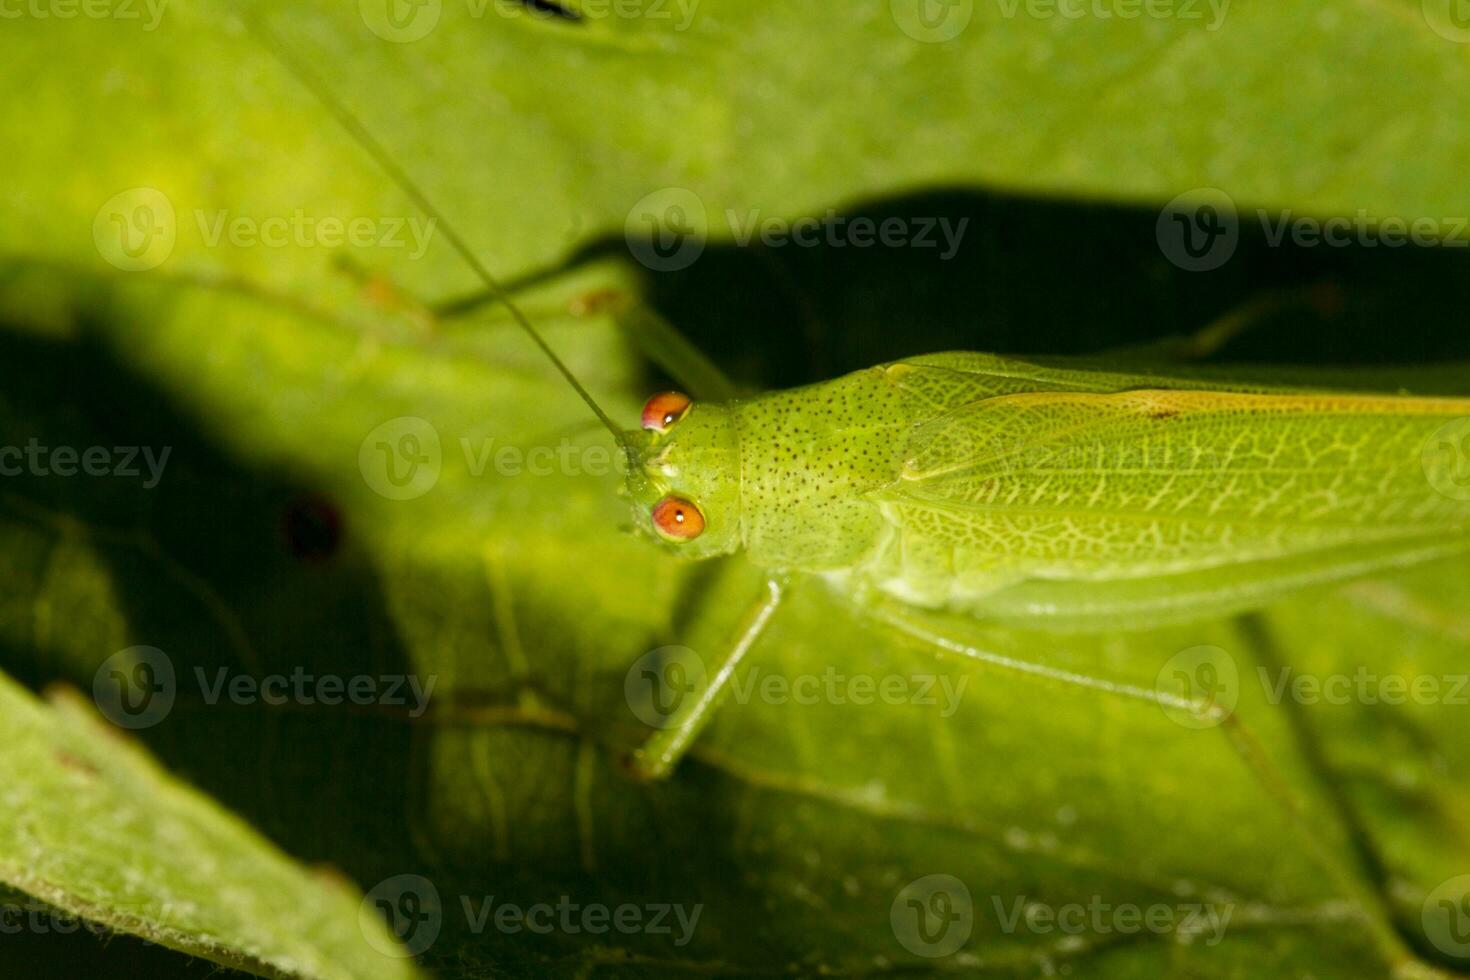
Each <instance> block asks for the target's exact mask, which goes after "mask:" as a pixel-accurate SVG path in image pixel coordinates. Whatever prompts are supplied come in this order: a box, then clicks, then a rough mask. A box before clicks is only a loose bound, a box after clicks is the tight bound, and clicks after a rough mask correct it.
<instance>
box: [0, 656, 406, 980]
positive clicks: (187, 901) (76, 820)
mask: <svg viewBox="0 0 1470 980" xmlns="http://www.w3.org/2000/svg"><path fill="white" fill-rule="evenodd" d="M0 738H3V740H4V743H5V751H4V752H3V753H0V786H4V792H3V796H0V803H3V806H0V882H3V883H4V884H5V885H6V886H8V887H10V888H15V889H19V890H21V891H23V892H25V893H26V894H27V895H30V896H34V897H35V898H38V899H41V900H42V901H44V902H46V903H47V904H48V905H49V906H51V907H52V908H53V909H55V910H56V911H57V912H59V913H62V914H63V915H70V916H77V917H81V918H83V919H87V920H90V921H92V922H95V923H98V924H100V925H101V926H105V927H106V928H107V929H109V930H113V931H116V932H120V933H131V934H133V935H137V936H141V937H143V938H145V939H147V940H149V941H150V942H155V943H158V944H160V945H163V946H168V947H170V948H172V949H176V950H180V951H183V952H185V953H188V954H190V955H193V956H199V957H203V958H205V959H209V960H213V961H214V962H216V963H220V964H222V965H224V966H228V967H233V968H235V969H241V970H249V971H251V972H253V973H257V974H260V975H262V976H272V977H312V978H315V977H321V978H327V977H341V978H347V977H369V976H371V977H412V976H415V975H417V974H416V972H415V971H414V970H413V969H412V967H411V964H410V963H409V962H408V961H405V960H404V959H402V958H401V957H395V955H394V954H395V945H394V940H393V939H392V938H391V937H390V936H389V935H388V934H387V932H386V930H383V929H382V928H381V924H380V923H379V922H378V921H376V920H375V919H371V918H364V919H363V926H362V927H361V928H362V931H359V926H358V920H359V912H358V904H359V902H358V899H357V897H356V896H355V895H354V894H353V892H352V890H351V889H350V888H349V887H346V886H345V885H344V884H343V883H341V882H338V881H334V880H331V879H329V878H327V877H324V876H321V875H314V874H313V873H311V872H310V871H308V870H307V869H305V868H302V867H301V866H300V865H299V864H297V863H295V862H294V861H291V860H290V859H289V858H287V857H286V856H285V855H283V854H281V853H280V852H279V851H278V850H277V849H276V848H275V847H273V846H272V845H271V844H270V843H268V842H267V841H265V840H263V839H262V838H261V837H260V835H259V834H258V833H256V832H255V831H253V830H252V829H250V828H249V827H248V826H247V825H245V824H244V823H243V822H242V821H240V820H239V819H238V818H236V817H234V816H232V815H230V814H228V813H226V812H224V811H223V810H221V809H220V808H219V806H218V805H217V804H215V803H214V802H213V801H212V800H209V799H208V798H206V797H204V796H202V795H200V794H199V793H198V792H197V791H194V790H192V789H189V788H187V787H185V786H182V785H180V784H179V783H178V781H177V780H175V779H173V778H172V777H170V776H169V775H168V774H167V773H165V772H163V771H161V770H160V769H159V768H158V766H157V765H156V764H155V763H154V761H153V760H152V759H150V758H148V757H147V755H146V754H145V753H144V752H143V751H142V750H141V749H140V748H138V747H137V746H135V745H132V744H129V742H127V741H126V740H124V739H123V738H122V737H121V736H119V735H118V733H117V732H116V731H115V730H112V729H111V728H109V727H108V726H107V725H106V724H105V723H103V722H102V721H101V719H100V718H98V717H97V716H96V715H95V713H94V711H93V709H92V707H91V706H90V705H86V704H84V703H83V702H82V701H81V699H80V698H79V697H77V696H76V695H74V694H70V693H66V692H58V698H57V700H56V702H55V703H54V704H53V705H51V706H48V705H45V704H43V703H41V702H39V701H37V700H36V699H35V698H33V697H32V696H30V695H29V694H27V693H26V692H25V691H24V690H22V689H21V688H19V687H18V686H17V685H16V684H15V683H14V682H12V681H10V680H9V679H7V678H4V677H0ZM33 908H36V906H34V905H31V904H26V905H21V904H15V903H7V905H6V913H7V914H6V927H7V928H6V931H7V932H8V933H10V932H14V931H16V930H17V929H23V928H25V922H24V920H22V919H21V918H20V917H19V916H18V915H17V916H15V917H12V915H11V914H10V913H11V910H12V909H25V910H27V911H29V910H30V909H33ZM48 921H51V922H53V923H58V924H60V925H62V926H63V927H64V926H65V919H64V918H51V919H49V920H48ZM376 950H382V952H377V951H376Z"/></svg>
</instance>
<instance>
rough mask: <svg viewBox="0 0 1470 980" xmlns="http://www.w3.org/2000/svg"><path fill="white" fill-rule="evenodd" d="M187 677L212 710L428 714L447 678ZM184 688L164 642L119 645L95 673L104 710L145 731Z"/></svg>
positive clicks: (297, 671)
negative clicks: (319, 708) (353, 709)
mask: <svg viewBox="0 0 1470 980" xmlns="http://www.w3.org/2000/svg"><path fill="white" fill-rule="evenodd" d="M186 676H188V677H189V678H191V679H192V681H193V683H194V689H193V691H191V692H190V696H191V697H196V698H198V700H200V701H201V702H202V703H204V704H205V705H208V706H211V707H213V706H215V705H218V704H221V703H224V704H231V705H237V706H250V705H256V704H265V705H270V706H272V707H280V706H282V705H288V704H289V705H300V706H304V707H311V706H314V705H325V706H327V707H336V706H339V705H356V706H358V707H372V706H377V707H392V708H398V707H401V708H404V709H405V710H406V713H407V714H408V716H409V717H410V718H420V717H422V716H423V714H424V712H425V711H427V710H428V709H429V701H430V699H431V698H432V697H433V694H434V687H435V686H436V685H437V684H438V682H439V678H438V675H436V674H428V675H425V676H423V677H420V676H419V675H417V674H354V675H350V676H346V675H342V674H333V673H312V672H309V671H308V670H307V669H306V668H305V667H296V668H294V669H293V670H291V671H290V672H289V673H272V674H266V675H263V676H259V677H257V676H255V675H252V674H244V673H239V672H236V671H232V670H231V669H230V668H228V667H218V668H215V669H213V670H206V669H205V668H204V667H195V668H194V669H193V670H192V671H190V673H189V674H188V675H186ZM180 693H181V691H180V683H179V677H178V674H177V672H176V671H175V668H174V663H173V659H172V658H171V657H169V655H168V654H166V653H164V652H163V651H162V650H160V649H158V648H157V647H151V646H134V647H128V648H127V649H125V650H119V651H118V652H117V653H114V654H113V655H112V656H110V657H108V658H107V659H106V660H104V661H103V662H102V665H101V666H100V667H98V668H97V672H96V673H95V674H93V675H92V699H93V700H94V701H95V702H96V704H97V708H98V710H99V711H101V712H102V714H103V715H104V716H105V717H106V718H107V719H108V720H109V721H111V722H112V723H113V724H115V725H117V726H118V727H120V728H127V729H132V730H139V729H144V728H151V727H153V726H154V725H157V724H159V723H160V722H162V721H163V720H164V719H165V718H167V717H168V716H169V714H170V713H171V712H172V711H173V709H174V706H175V704H176V703H177V701H178V698H179V695H180Z"/></svg>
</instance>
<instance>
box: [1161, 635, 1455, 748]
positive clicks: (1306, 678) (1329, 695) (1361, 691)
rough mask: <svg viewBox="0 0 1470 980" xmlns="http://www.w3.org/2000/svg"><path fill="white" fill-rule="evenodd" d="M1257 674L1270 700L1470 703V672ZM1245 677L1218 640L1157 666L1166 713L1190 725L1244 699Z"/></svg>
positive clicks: (1219, 716)
mask: <svg viewBox="0 0 1470 980" xmlns="http://www.w3.org/2000/svg"><path fill="white" fill-rule="evenodd" d="M1255 677H1256V679H1257V681H1258V682H1259V683H1260V685H1261V692H1262V695H1263V696H1264V697H1265V699H1266V700H1267V701H1268V702H1269V703H1271V704H1281V703H1282V702H1283V701H1290V702H1294V703H1296V704H1304V705H1327V706H1333V707H1340V706H1345V705H1377V704H1386V705H1393V706H1397V705H1405V704H1413V705H1460V706H1463V705H1467V704H1470V673H1445V674H1414V675H1412V676H1409V675H1405V674H1393V673H1382V672H1380V671H1377V670H1374V669H1372V668H1370V667H1368V666H1367V665H1366V664H1359V665H1357V666H1356V667H1355V668H1353V669H1351V670H1347V671H1336V672H1332V673H1325V674H1324V673H1311V672H1305V671H1299V670H1297V669H1296V668H1294V667H1291V666H1280V667H1275V668H1269V667H1266V666H1260V665H1258V666H1257V667H1256V671H1255ZM1241 685H1242V679H1241V674H1240V670H1239V668H1238V667H1237V665H1236V662H1235V658H1234V657H1232V656H1231V655H1230V654H1229V653H1228V652H1226V651H1225V650H1223V649H1221V648H1220V647H1216V646H1195V647H1190V648H1189V649H1187V650H1181V651H1179V652H1178V653H1176V654H1174V655H1173V656H1172V657H1170V658H1169V659H1168V661H1166V662H1165V664H1164V666H1163V667H1162V668H1160V669H1159V673H1158V678H1157V681H1156V687H1155V693H1156V694H1157V696H1158V699H1159V702H1160V706H1161V707H1162V708H1163V709H1164V713H1165V714H1167V715H1168V716H1169V717H1170V718H1171V719H1173V720H1174V721H1176V722H1178V723H1179V724H1180V725H1183V726H1184V727H1186V728H1213V727H1214V726H1216V725H1219V724H1220V723H1222V722H1224V721H1225V720H1226V719H1227V718H1228V717H1229V716H1230V714H1231V712H1233V711H1234V710H1235V707H1236V705H1237V703H1238V702H1239V700H1240V695H1241Z"/></svg>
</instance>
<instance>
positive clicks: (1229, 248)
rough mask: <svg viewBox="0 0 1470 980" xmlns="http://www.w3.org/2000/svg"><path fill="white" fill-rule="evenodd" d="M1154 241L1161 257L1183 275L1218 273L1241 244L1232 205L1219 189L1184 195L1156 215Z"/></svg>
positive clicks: (1176, 198) (1206, 188)
mask: <svg viewBox="0 0 1470 980" xmlns="http://www.w3.org/2000/svg"><path fill="white" fill-rule="evenodd" d="M1154 238H1155V239H1156V240H1157V241H1158V243H1159V250H1160V251H1161V252H1163V253H1164V257H1165V258H1167V259H1168V260H1169V261H1170V262H1172V263H1174V264H1175V265H1177V266H1178V267H1179V268H1181V269H1183V270H1185V271H1186V272H1208V271H1209V270H1211V269H1218V268H1220V266H1222V265H1224V264H1225V263H1226V262H1227V261H1229V260H1230V256H1232V255H1234V254H1235V246H1236V244H1237V243H1238V242H1239V241H1240V222H1239V221H1238V220H1237V218H1236V213H1235V202H1234V201H1233V200H1231V198H1230V195H1229V194H1226V193H1225V192H1224V191H1222V190H1220V189H1219V188H1218V187H1200V188H1196V189H1195V190H1192V191H1185V192H1184V193H1183V194H1180V195H1179V196H1178V197H1175V198H1174V199H1173V200H1171V201H1170V202H1169V203H1168V204H1166V205H1164V209H1163V210H1162V211H1160V212H1159V218H1158V221H1156V222H1155V223H1154Z"/></svg>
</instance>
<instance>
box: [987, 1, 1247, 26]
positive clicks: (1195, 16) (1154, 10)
mask: <svg viewBox="0 0 1470 980" xmlns="http://www.w3.org/2000/svg"><path fill="white" fill-rule="evenodd" d="M995 3H996V6H998V7H999V8H1000V13H1001V16H1002V17H1004V18H1006V19H1007V20H1014V19H1015V18H1016V17H1017V16H1018V15H1019V16H1025V17H1029V18H1031V19H1033V20H1053V19H1056V18H1061V19H1062V20H1082V19H1084V18H1088V19H1091V20H1138V19H1139V18H1145V19H1148V20H1177V21H1180V22H1182V23H1186V24H1191V23H1199V24H1201V25H1202V26H1203V27H1204V29H1205V30H1207V31H1217V30H1219V29H1220V25H1222V24H1224V23H1225V17H1226V15H1227V14H1229V13H1230V0H995Z"/></svg>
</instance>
